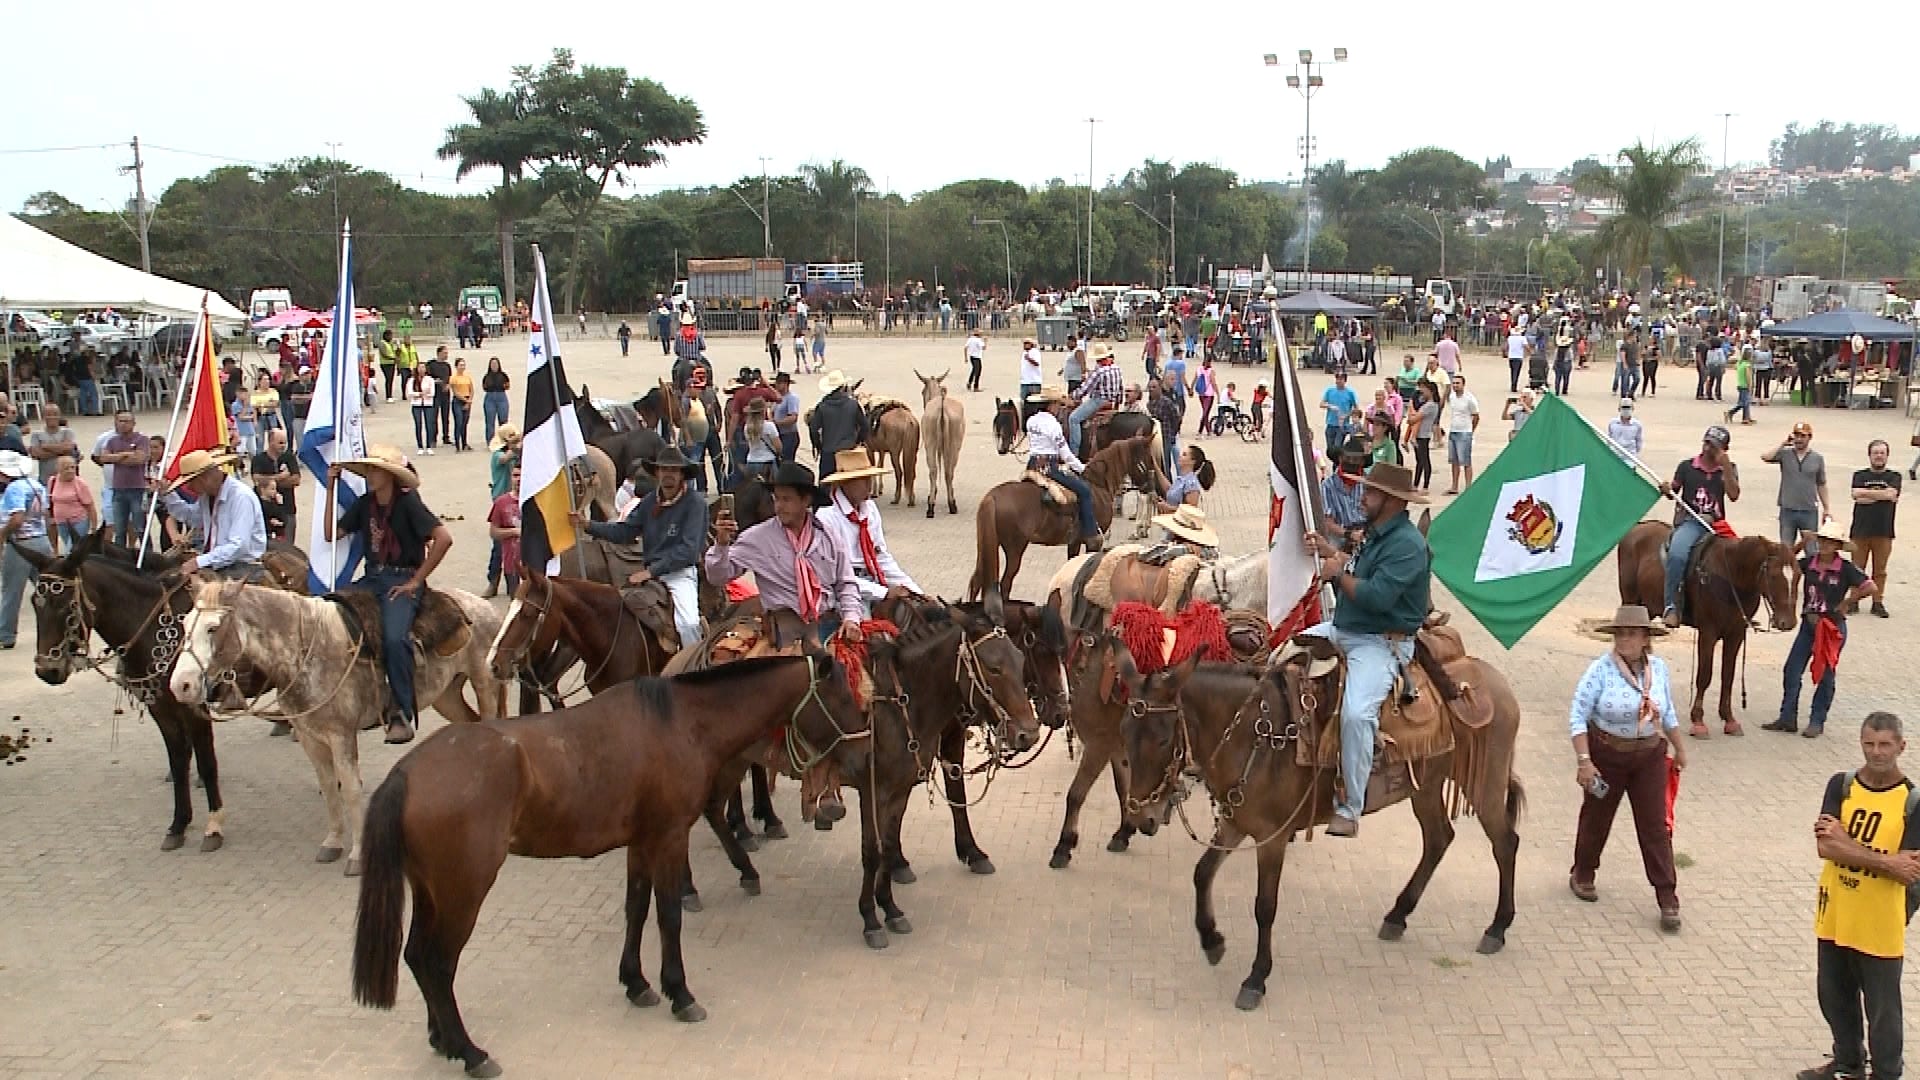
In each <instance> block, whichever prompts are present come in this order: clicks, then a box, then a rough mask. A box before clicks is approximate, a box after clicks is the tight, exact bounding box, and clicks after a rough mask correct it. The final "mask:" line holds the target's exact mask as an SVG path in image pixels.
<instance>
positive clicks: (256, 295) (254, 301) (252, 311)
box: [247, 289, 293, 322]
mask: <svg viewBox="0 0 1920 1080" xmlns="http://www.w3.org/2000/svg"><path fill="white" fill-rule="evenodd" d="M291 307H293V293H292V292H290V291H288V290H286V289H255V290H253V292H251V293H249V294H248V295H247V318H248V319H250V320H252V321H253V322H259V321H260V320H261V319H269V318H272V317H273V316H275V315H278V314H280V313H281V312H283V311H286V310H287V309H289V308H291Z"/></svg>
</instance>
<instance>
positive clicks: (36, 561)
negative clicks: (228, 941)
mask: <svg viewBox="0 0 1920 1080" xmlns="http://www.w3.org/2000/svg"><path fill="white" fill-rule="evenodd" d="M105 537H106V530H104V529H100V530H96V531H95V532H93V533H91V534H90V535H88V537H87V538H86V539H85V540H84V541H82V542H81V543H80V544H79V546H78V547H76V548H75V549H74V550H73V551H70V552H68V553H67V554H65V555H60V556H54V555H45V554H42V553H40V552H37V551H34V550H32V549H30V548H23V547H20V546H18V545H15V546H14V550H15V551H16V552H18V553H19V554H20V557H21V558H24V559H26V560H27V561H28V563H29V564H31V565H32V566H33V568H34V569H35V570H37V571H39V575H40V580H39V582H38V583H37V584H36V585H35V586H34V591H33V611H34V627H35V632H36V642H35V647H34V654H33V673H34V674H35V675H36V676H38V677H39V679H40V681H41V682H44V683H46V684H47V685H49V686H59V685H61V684H63V683H65V682H66V681H67V679H68V678H69V677H70V676H72V674H73V673H74V672H75V671H78V670H83V669H87V668H98V667H99V666H100V663H101V662H100V661H90V660H89V659H88V653H89V652H91V651H92V644H93V635H94V634H96V633H97V634H99V635H100V639H101V640H102V641H105V642H106V643H107V645H108V647H109V648H110V649H112V650H113V651H114V652H115V653H118V654H119V661H118V663H117V664H116V665H115V673H114V674H112V675H109V676H108V678H110V679H113V681H114V682H116V683H118V684H119V686H120V688H121V690H122V691H124V692H125V693H126V694H127V695H128V696H129V697H131V698H133V699H135V700H137V701H139V702H140V703H141V704H142V705H143V706H145V707H146V711H147V715H148V716H151V717H152V718H153V723H154V726H155V727H157V728H159V729H160V740H161V742H163V743H164V744H165V745H166V751H167V777H168V779H169V780H170V781H171V782H172V784H173V818H172V820H171V821H169V822H168V823H167V830H166V832H165V833H164V834H162V836H161V838H160V850H162V851H176V850H178V849H180V848H181V847H183V846H184V845H185V844H186V831H187V825H188V824H190V823H191V822H192V821H193V786H192V784H191V783H190V782H189V781H188V778H187V769H188V766H189V765H190V764H197V766H198V770H199V774H200V784H201V786H202V787H203V788H205V789H206V793H207V828H206V832H205V834H204V835H203V836H202V837H201V840H200V850H201V851H218V850H220V848H221V846H222V845H223V844H224V843H225V841H224V839H223V837H222V826H223V823H224V822H223V818H224V805H225V804H224V803H223V802H222V801H221V798H220V762H219V759H218V757H217V756H216V755H215V753H214V749H213V714H212V713H211V712H209V711H208V710H207V708H206V706H205V705H204V704H202V703H197V702H196V703H192V704H189V703H187V702H185V701H182V700H180V699H179V698H177V697H175V696H174V694H173V691H172V689H171V688H169V687H168V685H167V674H168V673H169V672H170V671H172V669H173V660H174V656H175V654H176V653H177V652H178V651H179V648H180V638H179V630H178V621H179V619H180V618H181V617H183V616H184V615H185V614H186V612H187V611H188V609H189V608H190V607H191V606H192V603H193V601H192V597H191V596H190V595H189V593H188V591H187V579H186V578H184V577H180V576H177V575H171V574H168V573H165V570H166V569H167V568H168V565H169V564H168V563H167V562H166V561H165V560H160V561H157V562H156V563H155V564H154V565H153V567H152V568H151V569H149V570H146V571H142V570H138V569H135V567H134V565H133V559H132V556H131V555H127V556H126V557H125V558H121V557H118V556H108V555H106V554H105V552H106V550H107V549H108V547H109V546H110V545H107V544H106V540H105Z"/></svg>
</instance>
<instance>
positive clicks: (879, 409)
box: [864, 396, 907, 438]
mask: <svg viewBox="0 0 1920 1080" xmlns="http://www.w3.org/2000/svg"><path fill="white" fill-rule="evenodd" d="M864 404H865V405H866V407H867V430H868V431H870V432H871V431H879V430H880V418H881V417H883V416H885V415H887V414H888V413H890V412H892V411H894V410H895V409H904V408H906V407H907V403H906V402H904V401H901V400H900V399H899V398H890V397H879V396H874V397H871V398H868V399H867V401H866V402H865V403H864ZM868 437H869V438H871V437H872V436H868Z"/></svg>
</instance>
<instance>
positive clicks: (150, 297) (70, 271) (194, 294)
mask: <svg viewBox="0 0 1920 1080" xmlns="http://www.w3.org/2000/svg"><path fill="white" fill-rule="evenodd" d="M203 296H204V297H206V303H207V310H208V311H209V312H210V313H211V314H212V315H213V317H214V318H215V319H218V320H221V321H224V322H241V323H243V322H245V321H246V319H247V316H246V313H244V312H242V311H241V310H240V309H239V308H237V307H234V306H233V305H232V304H229V303H228V302H227V301H226V300H225V299H223V298H222V297H221V296H220V294H219V293H216V292H212V291H211V290H206V289H201V288H199V287H197V286H194V285H187V284H183V283H182V282H178V281H172V280H169V279H167V278H163V277H160V276H159V275H157V274H149V273H146V272H145V271H142V270H135V269H134V268H133V267H131V266H126V265H123V264H121V263H117V262H114V261H113V260H112V259H109V258H106V257H105V256H101V255H95V254H94V253H93V252H91V251H88V250H86V249H85V248H81V247H76V246H74V245H73V244H69V243H67V242H66V241H65V240H62V239H60V238H59V237H57V236H54V235H52V234H51V233H47V232H42V231H41V230H39V229H36V228H34V227H33V226H32V225H29V224H27V223H26V222H24V221H21V220H20V219H19V218H17V217H14V216H13V215H12V214H6V215H0V308H40V309H45V310H66V311H74V310H92V309H96V308H109V307H110V308H114V309H115V310H118V311H145V312H152V313H154V314H156V315H170V316H173V317H174V318H192V317H194V316H196V315H198V314H200V301H201V297H203Z"/></svg>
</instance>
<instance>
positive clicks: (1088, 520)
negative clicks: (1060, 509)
mask: <svg viewBox="0 0 1920 1080" xmlns="http://www.w3.org/2000/svg"><path fill="white" fill-rule="evenodd" d="M1047 477H1048V478H1049V479H1051V480H1052V481H1053V482H1054V483H1056V484H1059V485H1060V486H1061V487H1063V488H1066V489H1067V490H1068V491H1071V492H1073V493H1074V495H1075V496H1076V499H1075V501H1074V504H1073V509H1074V512H1075V513H1076V514H1078V515H1079V516H1080V536H1081V538H1082V539H1085V538H1087V537H1090V536H1092V535H1093V534H1094V533H1096V532H1099V531H1100V526H1099V525H1097V524H1095V522H1094V520H1093V488H1092V487H1090V486H1088V484H1087V482H1086V481H1085V480H1082V479H1080V477H1079V476H1077V475H1075V474H1074V473H1071V472H1068V471H1067V470H1065V469H1063V468H1061V467H1060V466H1058V465H1055V466H1053V467H1052V468H1050V469H1048V470H1047Z"/></svg>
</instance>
